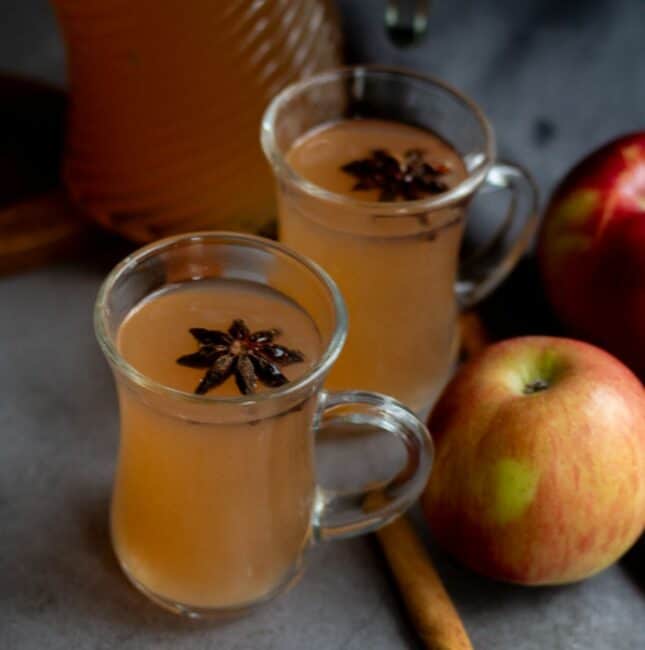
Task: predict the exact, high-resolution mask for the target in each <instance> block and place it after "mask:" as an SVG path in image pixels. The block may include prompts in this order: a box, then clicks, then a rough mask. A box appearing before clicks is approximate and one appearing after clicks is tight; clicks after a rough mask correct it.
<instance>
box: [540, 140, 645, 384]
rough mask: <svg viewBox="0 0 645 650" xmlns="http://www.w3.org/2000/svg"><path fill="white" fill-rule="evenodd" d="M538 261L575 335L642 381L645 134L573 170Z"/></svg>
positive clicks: (559, 193)
mask: <svg viewBox="0 0 645 650" xmlns="http://www.w3.org/2000/svg"><path fill="white" fill-rule="evenodd" d="M538 256H539V260H540V267H541V272H542V277H543V280H544V285H545V289H546V293H547V295H548V297H549V299H550V301H551V303H552V305H553V307H554V309H555V311H556V313H557V314H558V316H559V317H560V318H561V319H562V320H563V321H564V323H565V324H566V325H567V326H568V327H569V328H570V330H571V331H572V332H573V333H574V334H576V335H577V336H580V337H582V338H585V339H587V340H590V341H592V342H594V343H597V344H598V345H600V346H602V347H604V348H606V349H607V350H609V351H610V352H612V353H613V354H615V355H617V356H618V357H620V358H621V359H622V360H623V361H624V362H625V363H627V364H628V365H629V366H630V367H631V368H632V369H633V370H634V371H635V372H636V373H637V374H639V375H640V376H641V377H645V133H634V134H631V135H627V136H624V137H622V138H620V139H618V140H615V141H614V142H611V143H609V144H607V145H606V146H604V147H603V148H601V149H600V150H598V151H596V152H595V153H593V154H592V155H590V156H589V157H587V158H586V159H584V160H583V161H582V162H580V163H579V164H578V165H577V166H576V167H575V168H574V169H573V170H572V171H571V172H570V174H569V175H568V176H567V177H566V178H565V180H564V181H563V182H562V184H561V185H560V186H559V187H558V188H557V190H556V191H555V193H554V195H553V197H552V199H551V201H550V204H549V206H548V208H547V211H546V215H545V218H544V222H543V226H542V229H541V232H540V237H539V245H538Z"/></svg>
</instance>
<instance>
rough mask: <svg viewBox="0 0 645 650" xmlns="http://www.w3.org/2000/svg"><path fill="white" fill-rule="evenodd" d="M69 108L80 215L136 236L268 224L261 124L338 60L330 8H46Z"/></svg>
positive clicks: (143, 3) (94, 3) (67, 171)
mask: <svg viewBox="0 0 645 650" xmlns="http://www.w3.org/2000/svg"><path fill="white" fill-rule="evenodd" d="M51 2H52V4H53V6H54V8H55V10H56V14H57V17H58V20H59V23H60V25H61V29H62V32H63V37H64V41H65V44H66V48H67V55H68V56H67V62H68V76H69V81H70V91H71V101H70V113H69V125H68V126H69V128H68V131H67V143H66V155H65V160H64V165H63V175H64V180H65V183H66V185H67V189H68V191H69V193H70V194H71V196H72V198H73V199H74V201H75V202H76V204H78V206H79V207H80V208H81V209H82V210H83V211H84V212H85V214H87V215H88V216H90V217H92V218H93V219H95V220H97V221H99V222H100V223H101V224H102V225H104V226H107V227H109V228H111V229H113V230H117V231H118V232H120V233H122V234H123V235H125V236H127V237H128V238H130V239H134V240H136V241H150V240H153V239H157V238H159V237H162V236H165V235H167V234H170V233H176V232H186V231H190V230H199V229H202V228H203V229H206V228H208V229H213V228H220V229H225V230H245V231H249V232H257V231H259V230H260V229H261V228H262V227H263V226H265V225H266V224H267V222H268V221H270V220H271V219H272V218H273V215H274V201H273V185H272V182H271V173H270V170H269V168H268V166H267V165H266V163H265V161H264V160H263V158H262V153H261V151H260V146H259V143H258V128H259V124H260V118H261V116H262V112H263V111H264V109H265V107H266V105H267V103H268V102H269V100H270V99H271V97H273V96H274V95H275V94H276V93H277V92H278V91H279V90H280V89H281V88H283V87H284V86H286V85H288V84H289V83H291V82H292V81H295V80H297V79H301V78H303V77H306V76H308V75H311V74H312V73H314V72H317V71H320V70H324V69H326V68H330V67H335V66H337V65H339V63H340V31H339V29H338V27H337V24H336V16H335V8H334V6H333V2H332V0H298V2H289V1H284V0H263V1H262V2H258V1H257V0H235V1H232V0H189V1H188V2H187V1H185V0H163V1H159V0H136V1H135V2H128V1H126V0H51Z"/></svg>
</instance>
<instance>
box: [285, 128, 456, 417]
mask: <svg viewBox="0 0 645 650" xmlns="http://www.w3.org/2000/svg"><path fill="white" fill-rule="evenodd" d="M286 161H287V164H288V165H289V166H290V167H291V168H292V169H293V170H294V171H295V172H296V173H297V174H298V175H299V176H301V177H302V178H304V179H305V180H306V181H308V182H309V183H312V184H314V185H315V186H317V187H319V188H322V189H323V190H326V191H328V192H333V193H334V194H336V195H341V196H345V197H347V198H348V199H350V200H351V201H353V202H355V204H354V205H352V204H347V205H339V204H338V203H337V202H335V201H326V200H325V198H324V197H320V196H316V195H310V194H306V193H299V192H297V191H289V189H288V188H286V187H284V186H283V187H281V190H280V191H279V193H278V194H279V196H278V199H279V216H280V238H281V240H282V241H283V242H284V243H286V244H287V245H289V246H291V247H293V248H294V249H296V250H297V251H299V252H300V253H302V254H304V255H306V256H308V257H311V258H312V259H313V260H315V261H316V262H318V263H319V264H320V265H321V266H322V267H323V268H324V269H325V270H327V272H328V273H329V274H330V275H331V276H332V278H333V279H334V280H335V281H336V282H337V284H338V286H339V287H340V290H341V292H342V294H343V296H344V298H345V301H346V303H347V308H348V313H349V322H350V325H349V333H348V338H347V343H346V345H345V348H344V350H343V352H342V354H341V355H340V358H339V360H338V362H337V363H336V365H335V366H334V368H333V369H332V371H331V374H330V376H329V379H328V385H329V386H330V387H331V388H334V389H336V388H348V387H357V388H365V389H368V390H376V391H379V392H382V393H386V394H389V395H393V396H395V397H396V398H397V399H399V400H401V401H402V402H404V403H406V404H407V405H408V406H410V407H411V408H412V409H413V410H415V411H417V412H422V411H424V410H426V409H427V408H428V406H429V405H430V404H431V403H432V402H433V401H434V400H435V398H436V397H437V395H438V393H439V392H440V390H441V389H442V387H443V385H444V383H445V381H446V380H447V377H448V376H449V373H450V370H451V367H452V365H453V364H454V362H455V354H456V351H457V346H458V340H457V328H456V319H457V313H458V312H457V310H458V307H457V303H456V301H455V288H454V285H455V279H456V274H457V264H458V249H459V245H460V241H461V236H462V230H463V226H462V222H463V210H464V206H463V204H458V205H457V206H453V207H450V208H446V209H444V210H437V211H434V212H433V214H432V215H427V214H425V213H422V214H419V215H416V218H409V217H407V216H403V217H401V216H398V215H397V205H400V203H399V201H400V200H405V201H409V200H413V199H415V198H420V196H419V195H417V193H416V192H415V188H414V187H410V184H409V183H408V184H405V182H404V183H400V184H399V185H397V184H396V179H395V182H394V184H392V183H388V182H381V180H382V179H381V178H380V177H379V173H380V172H379V170H380V169H381V168H385V170H384V171H383V174H387V173H388V172H387V165H392V164H398V166H399V171H400V173H402V174H404V175H405V173H408V172H409V173H417V172H419V174H420V178H421V176H423V174H424V173H425V174H426V176H427V177H424V178H422V179H421V180H422V181H423V183H425V185H424V186H423V187H422V188H421V189H427V190H428V192H429V193H432V194H435V193H436V194H440V193H441V192H442V191H446V190H448V189H450V188H452V187H454V186H455V185H457V184H458V183H460V182H461V181H462V180H463V179H464V178H465V177H466V175H467V172H466V168H465V166H464V163H463V161H462V158H461V157H460V156H459V154H458V153H457V152H456V151H455V149H454V148H452V147H451V146H450V145H449V144H448V143H447V142H445V141H444V140H442V139H440V138H439V137H437V136H436V135H435V134H433V133H432V132H430V131H426V130H423V129H420V128H416V127H413V126H409V125H405V124H402V123H397V122H393V121H383V120H376V119H351V120H343V121H338V122H334V123H329V124H324V125H322V126H319V127H317V128H315V129H313V130H311V131H309V132H307V133H305V134H304V135H302V136H300V137H299V138H298V139H297V140H295V142H294V143H293V144H292V146H291V148H290V149H289V151H288V152H287V154H286ZM393 161H394V162H393ZM379 165H380V166H381V167H379ZM422 165H428V166H430V167H429V168H427V169H426V168H424V167H421V166H422ZM419 170H420V171H419ZM395 172H396V169H395ZM386 180H387V179H386ZM404 180H405V179H404ZM420 182H421V181H420ZM412 185H413V184H412ZM426 193H427V192H424V193H423V195H424V196H425V195H426ZM379 200H380V201H383V204H382V205H383V206H386V205H388V206H391V209H390V214H374V215H370V214H369V205H368V206H367V207H365V205H361V203H363V202H368V201H369V202H377V201H379ZM372 205H373V203H372Z"/></svg>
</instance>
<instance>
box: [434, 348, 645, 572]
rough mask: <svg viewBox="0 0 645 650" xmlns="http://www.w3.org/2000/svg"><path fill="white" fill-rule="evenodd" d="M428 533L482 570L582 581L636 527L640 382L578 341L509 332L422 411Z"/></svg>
mask: <svg viewBox="0 0 645 650" xmlns="http://www.w3.org/2000/svg"><path fill="white" fill-rule="evenodd" d="M430 430H431V432H432V434H433V436H434V438H435V441H436V461H435V466H434V470H433V473H432V476H431V479H430V482H429V483H428V486H427V488H426V490H425V492H424V495H423V498H422V504H423V508H424V512H425V514H426V516H427V520H428V522H429V525H430V529H431V533H432V535H433V537H434V538H435V539H436V540H437V541H438V542H439V543H440V544H441V545H442V546H443V547H444V548H445V549H446V550H447V551H448V552H449V553H451V554H452V555H453V556H455V557H456V558H457V559H459V560H460V561H462V562H463V563H464V564H466V565H467V566H469V567H470V568H472V569H474V570H475V571H478V572H480V573H482V574H484V575H487V576H490V577H493V578H496V579H499V580H506V581H510V582H516V583H521V584H529V585H541V584H558V583H566V582H573V581H576V580H581V579H582V578H585V577H587V576H590V575H592V574H594V573H596V572H598V571H600V570H602V569H604V568H605V567H607V566H608V565H609V564H611V563H612V562H614V561H615V560H616V559H618V558H619V557H620V556H621V555H622V554H623V553H624V552H625V551H626V550H627V549H628V548H629V547H630V546H631V545H632V544H633V542H634V541H635V540H636V539H637V537H638V536H639V535H640V534H641V532H642V531H643V528H644V527H645V391H644V389H643V387H642V385H641V383H640V382H639V381H638V379H637V378H636V377H635V376H634V375H633V374H632V372H631V371H630V370H629V369H628V368H627V367H626V366H624V365H623V364H622V363H621V362H620V361H618V360H617V359H615V358H614V357H612V356H611V355H609V354H608V353H607V352H605V351H603V350H601V349H599V348H596V347H594V346H592V345H589V344H587V343H582V342H579V341H573V340H571V339H560V338H551V337H522V338H516V339H509V340H507V341H504V342H501V343H497V344H495V345H493V346H491V347H489V348H487V349H486V350H485V351H484V352H483V353H482V354H481V355H479V356H478V357H475V358H474V359H473V360H472V361H470V362H469V363H468V364H466V365H465V366H464V367H463V368H462V369H461V370H460V371H459V372H458V373H457V375H456V376H455V378H454V379H453V380H452V382H451V383H450V384H449V385H448V387H447V389H446V391H445V392H444V394H443V395H442V397H441V399H440V400H439V403H438V404H437V406H436V407H435V409H434V411H433V414H432V416H431V419H430Z"/></svg>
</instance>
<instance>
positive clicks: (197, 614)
mask: <svg viewBox="0 0 645 650" xmlns="http://www.w3.org/2000/svg"><path fill="white" fill-rule="evenodd" d="M119 566H120V567H121V570H122V571H123V573H124V574H125V577H126V578H127V579H128V581H129V582H130V583H131V584H132V585H133V586H134V587H135V588H136V589H137V591H139V592H141V593H142V594H143V595H144V596H146V597H147V598H148V599H149V600H151V601H152V602H153V603H155V604H156V605H159V606H160V607H162V608H163V609H165V610H167V611H169V612H172V613H173V614H177V615H178V616H182V617H184V618H189V619H193V620H215V621H217V620H227V619H233V618H239V617H241V616H244V615H246V614H249V613H251V612H252V611H254V610H255V609H257V608H258V607H261V606H262V605H265V604H266V603H268V602H269V601H270V600H273V599H274V598H277V597H278V596H280V595H282V594H284V593H286V592H287V591H289V590H290V589H291V588H292V587H294V586H295V585H296V584H297V583H298V581H299V580H300V578H301V576H302V574H303V568H302V567H298V568H297V569H296V570H295V571H294V572H293V573H291V574H290V575H289V576H287V578H285V579H284V580H283V581H282V582H280V583H279V584H278V585H277V587H274V588H273V589H272V590H271V591H269V592H268V593H266V594H264V595H263V596H261V597H260V598H258V599H257V600H254V601H251V602H248V603H243V604H239V605H231V606H220V605H216V606H213V607H201V606H196V605H190V604H187V603H181V602H178V601H176V600H173V599H171V598H168V597H166V596H162V595H161V594H157V593H155V592H153V591H151V590H150V589H148V587H146V586H145V585H144V584H142V583H141V582H139V581H138V580H137V579H136V578H135V577H134V576H133V575H132V574H131V573H130V572H129V571H128V568H127V567H126V566H125V565H124V564H123V562H121V560H120V559H119Z"/></svg>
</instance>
